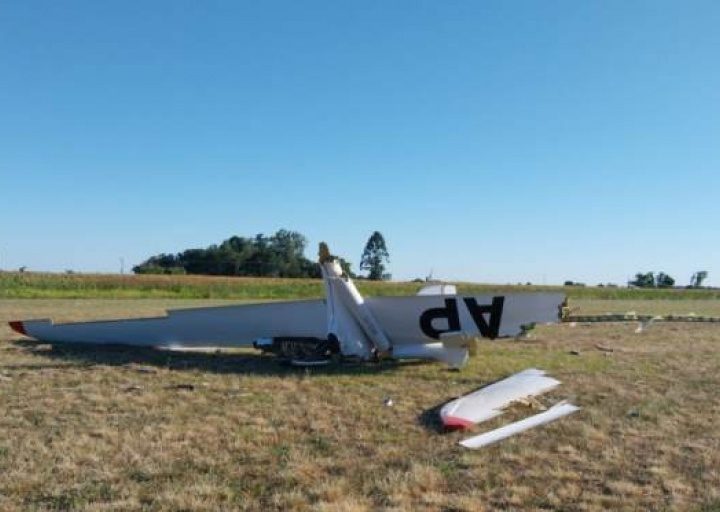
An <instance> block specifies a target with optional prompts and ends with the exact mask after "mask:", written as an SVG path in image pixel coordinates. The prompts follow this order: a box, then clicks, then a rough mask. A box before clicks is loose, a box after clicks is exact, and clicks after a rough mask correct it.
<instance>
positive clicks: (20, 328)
mask: <svg viewBox="0 0 720 512" xmlns="http://www.w3.org/2000/svg"><path fill="white" fill-rule="evenodd" d="M8 324H9V325H10V328H11V329H12V330H13V331H15V332H17V333H19V334H22V335H24V336H27V333H26V332H25V326H24V325H23V323H22V322H8Z"/></svg>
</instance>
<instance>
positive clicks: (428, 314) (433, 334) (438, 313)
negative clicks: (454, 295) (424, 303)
mask: <svg viewBox="0 0 720 512" xmlns="http://www.w3.org/2000/svg"><path fill="white" fill-rule="evenodd" d="M437 318H445V319H447V323H448V328H447V329H445V330H442V331H441V330H438V329H436V328H435V327H433V320H435V319H437ZM420 329H421V330H422V332H423V333H424V334H425V336H429V337H430V338H434V339H436V340H439V339H440V334H441V333H444V332H450V331H459V330H460V315H459V314H458V308H457V301H456V300H455V299H445V307H444V308H430V309H428V310H427V311H423V314H422V315H420Z"/></svg>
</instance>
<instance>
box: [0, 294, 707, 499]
mask: <svg viewBox="0 0 720 512" xmlns="http://www.w3.org/2000/svg"><path fill="white" fill-rule="evenodd" d="M653 302H654V305H655V306H658V307H662V308H665V307H667V308H671V307H672V306H671V305H670V304H665V303H663V302H661V301H653ZM194 304H197V302H190V301H182V303H181V304H178V302H177V301H168V300H165V301H159V300H151V301H146V300H137V301H111V300H104V301H103V300H92V301H72V300H56V301H50V300H48V301H35V300H4V301H0V321H6V320H8V319H14V318H24V317H43V316H53V317H55V318H58V317H62V318H65V319H68V320H69V319H79V318H87V317H90V316H92V317H96V316H101V317H108V316H123V315H135V314H137V315H145V314H148V313H150V314H153V313H157V312H158V311H160V310H161V309H162V308H163V307H165V306H167V305H182V306H187V305H194ZM696 306H697V307H696ZM700 306H702V307H703V308H707V309H703V310H700ZM584 307H587V308H591V307H592V308H595V307H598V308H601V307H604V304H603V305H597V304H594V303H593V302H592V301H589V302H588V303H586V304H584ZM642 307H645V304H637V303H635V304H622V307H620V308H617V309H619V310H620V311H624V310H626V308H628V309H635V310H636V311H638V312H644V311H643V310H642ZM693 307H694V309H693V310H694V311H695V312H697V313H698V314H701V313H703V314H715V315H717V314H720V307H719V306H718V304H717V302H709V301H708V303H707V304H698V305H693ZM614 310H616V308H612V309H609V311H614ZM709 310H712V311H709ZM586 311H587V310H586ZM598 312H604V309H602V310H601V311H598ZM648 312H650V313H655V312H661V311H656V310H653V311H648ZM662 312H665V311H662ZM671 312H675V313H687V311H685V306H683V310H682V311H679V310H673V311H671ZM50 313H53V314H52V315H50ZM0 329H2V330H0V340H2V341H3V342H2V343H0V406H1V407H2V411H3V414H2V416H1V417H0V510H223V509H228V510H234V509H248V510H278V509H283V510H288V509H291V510H333V511H334V510H348V511H361V510H376V509H386V510H493V509H529V510H537V509H562V510H603V509H613V510H658V509H671V510H687V509H702V510H717V509H718V507H720V401H718V397H717V392H718V389H720V326H718V325H714V324H713V325H702V324H692V325H688V324H661V325H657V326H653V327H652V328H651V329H650V330H649V331H647V332H646V333H643V334H642V335H636V334H634V332H633V330H634V326H632V325H626V324H612V325H609V326H603V325H598V324H594V325H588V326H583V325H579V326H577V327H575V328H572V327H570V326H569V325H559V326H550V327H542V328H540V329H538V331H537V332H536V333H535V334H534V338H533V339H529V340H525V341H522V342H516V341H497V342H488V343H486V344H484V345H483V346H482V348H481V350H480V353H479V357H477V358H476V359H475V360H474V361H473V362H472V363H471V365H470V366H469V367H468V368H466V369H465V370H463V371H462V372H460V373H457V372H450V371H447V370H445V369H444V368H443V367H442V366H441V365H437V364H393V363H384V364H382V365H369V366H347V367H339V368H334V369H326V370H313V371H304V370H293V369H286V368H282V367H279V366H277V364H276V363H275V362H274V361H273V360H271V359H269V358H261V357H257V356H255V355H253V354H249V353H247V354H246V353H241V354H228V355H214V354H177V353H174V354H168V353H162V352H153V351H144V350H129V349H128V350H117V349H116V350H108V349H106V350H96V349H88V348H85V349H77V348H55V349H52V348H50V347H47V346H33V345H29V344H25V343H18V342H14V341H11V340H13V339H14V337H13V335H12V334H11V333H10V331H9V330H8V329H6V328H5V327H0ZM597 344H602V345H603V346H605V347H610V348H612V349H613V350H614V351H613V352H604V351H600V350H598V349H597V348H596V345H597ZM571 351H577V352H579V355H572V354H571V353H570V352H571ZM528 366H537V367H540V368H544V369H547V370H549V371H550V372H551V374H552V375H554V376H556V377H558V378H560V379H561V380H562V381H563V385H562V386H561V387H560V388H559V389H558V390H557V391H555V392H553V394H552V395H551V396H548V397H545V398H544V399H543V400H544V401H545V402H552V401H555V400H557V399H559V398H561V397H571V398H573V400H574V401H575V402H576V403H578V404H579V405H581V406H582V407H583V411H581V412H580V413H578V414H575V415H573V416H570V417H568V418H565V419H563V420H561V421H559V422H557V423H555V424H553V425H550V426H546V427H541V428H539V429H536V430H534V431H531V432H528V433H525V434H521V435H519V436H516V437H515V438H512V439H509V440H507V441H505V442H502V443H500V444H498V445H495V446H492V447H489V448H487V449H484V450H481V451H475V452H471V451H465V450H462V449H460V447H458V446H457V444H456V443H457V441H458V440H459V439H461V438H462V437H463V434H461V433H451V434H442V433H439V432H438V430H437V429H438V423H437V419H436V410H435V409H434V407H435V406H437V405H439V404H440V403H442V402H443V401H445V400H447V399H449V398H450V397H453V396H455V395H458V394H461V393H464V392H467V391H469V390H471V389H474V388H476V387H477V386H479V385H481V384H483V383H486V382H488V381H491V380H494V379H497V378H500V377H502V376H504V375H506V374H508V373H510V372H514V371H518V370H520V369H523V368H526V367H528ZM178 385H191V386H192V389H187V387H188V386H184V387H182V386H181V387H180V388H179V387H178ZM387 396H390V397H393V399H394V401H395V406H393V407H384V406H383V399H384V398H385V397H387ZM525 414H527V411H523V410H521V409H520V408H518V409H515V410H513V411H511V412H509V413H508V414H506V415H504V417H502V418H499V419H497V420H496V421H495V422H493V423H491V424H488V425H487V427H483V428H489V427H493V426H496V425H499V424H502V423H504V422H507V421H509V420H510V419H514V418H515V417H519V416H520V415H525ZM478 430H481V429H478Z"/></svg>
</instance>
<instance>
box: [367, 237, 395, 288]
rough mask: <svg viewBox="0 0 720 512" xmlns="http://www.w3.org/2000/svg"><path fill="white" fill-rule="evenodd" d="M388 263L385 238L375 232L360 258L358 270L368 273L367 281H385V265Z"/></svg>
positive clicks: (388, 257)
mask: <svg viewBox="0 0 720 512" xmlns="http://www.w3.org/2000/svg"><path fill="white" fill-rule="evenodd" d="M389 262H390V254H389V253H388V250H387V246H386V245H385V238H384V237H383V236H382V233H380V232H379V231H375V232H374V233H373V234H372V235H370V238H368V241H367V244H365V250H364V251H363V254H362V257H361V258H360V270H367V271H368V279H370V280H372V281H380V280H382V279H386V278H387V275H386V274H385V263H389Z"/></svg>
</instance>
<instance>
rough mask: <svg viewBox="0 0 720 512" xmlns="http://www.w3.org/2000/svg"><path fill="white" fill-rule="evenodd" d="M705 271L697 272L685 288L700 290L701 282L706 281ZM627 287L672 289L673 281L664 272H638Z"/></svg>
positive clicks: (706, 274) (706, 273)
mask: <svg viewBox="0 0 720 512" xmlns="http://www.w3.org/2000/svg"><path fill="white" fill-rule="evenodd" d="M707 277H708V272H707V271H706V270H698V271H697V272H695V273H694V274H693V275H692V277H691V278H690V284H689V285H688V286H686V287H685V288H702V284H703V281H705V279H707ZM628 285H630V286H635V287H636V288H672V287H673V286H675V279H674V278H673V277H671V276H669V275H668V274H666V273H665V272H658V273H657V274H655V273H654V272H638V273H637V274H635V279H634V280H632V281H629V282H628Z"/></svg>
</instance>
